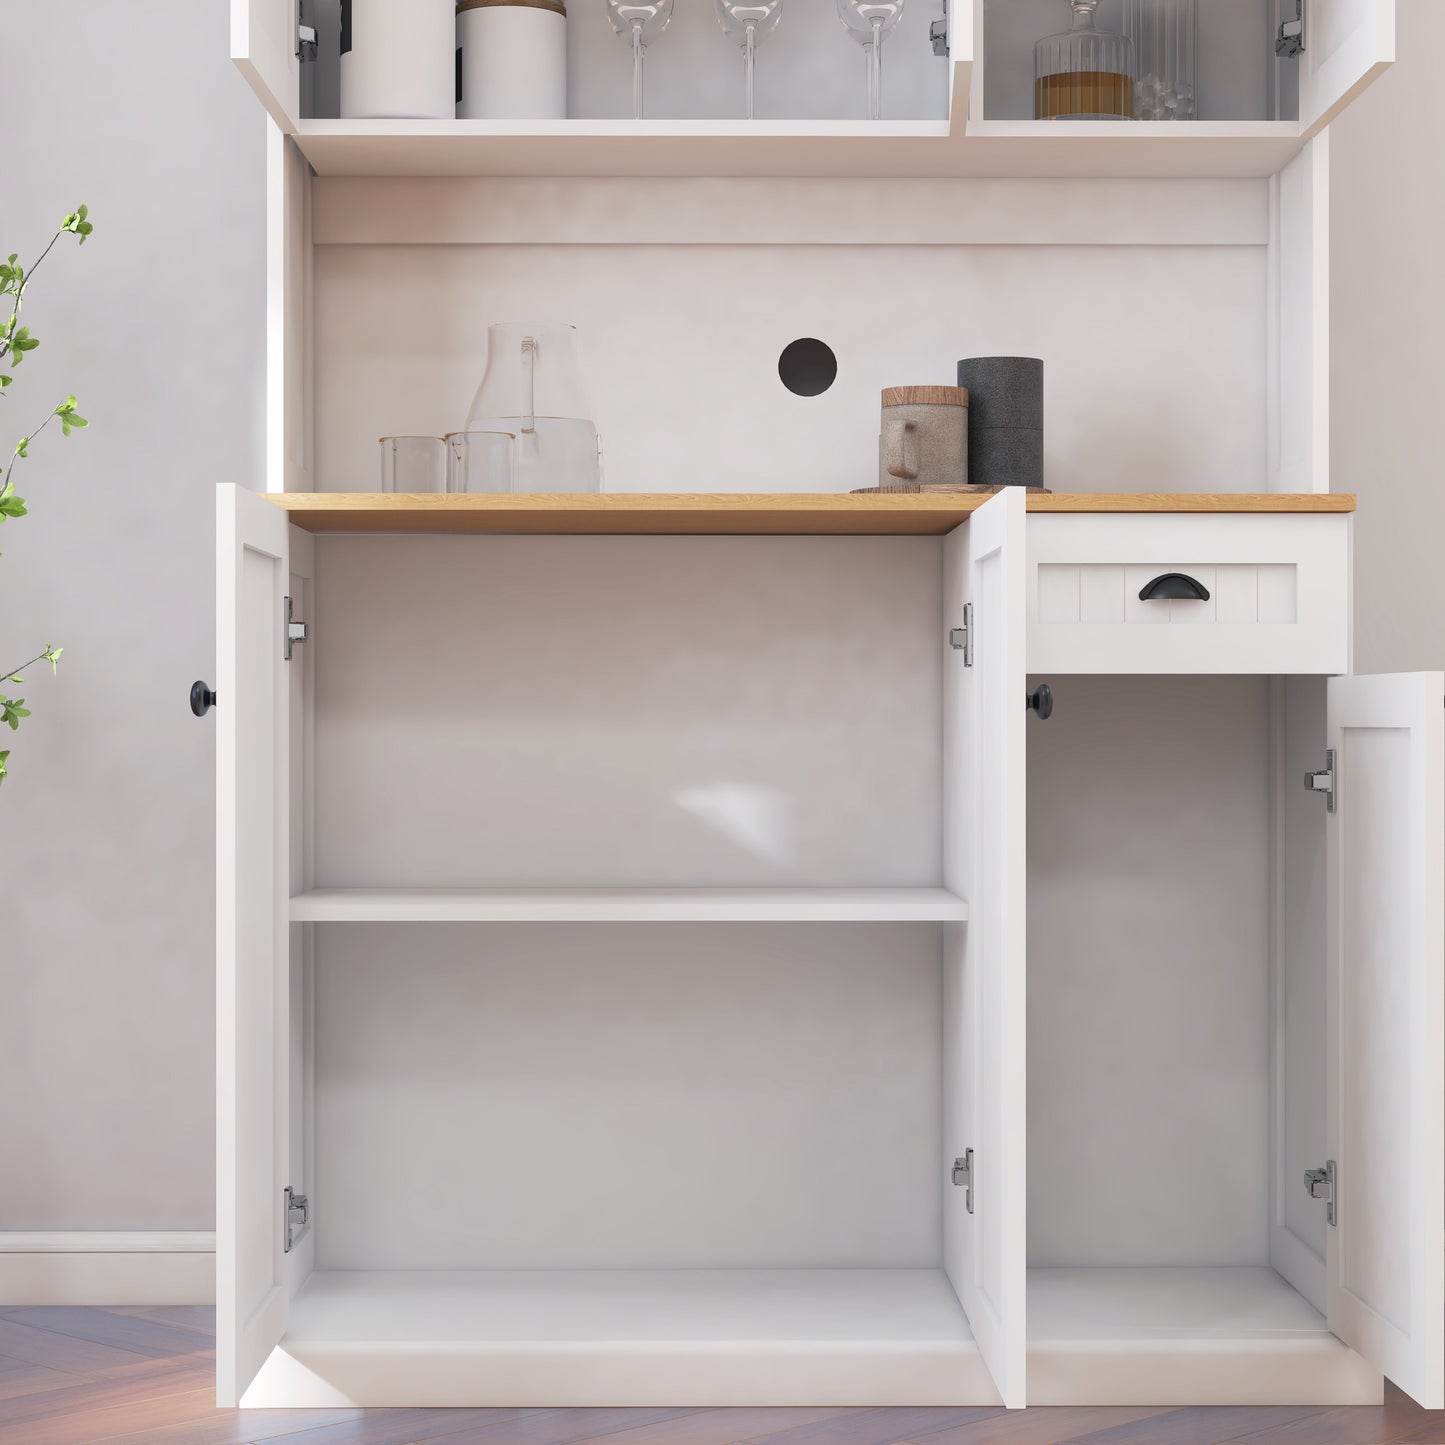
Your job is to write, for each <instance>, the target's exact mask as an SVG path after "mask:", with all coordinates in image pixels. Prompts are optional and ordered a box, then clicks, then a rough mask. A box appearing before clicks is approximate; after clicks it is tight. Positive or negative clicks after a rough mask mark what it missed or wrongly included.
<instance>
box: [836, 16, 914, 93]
mask: <svg viewBox="0 0 1445 1445" xmlns="http://www.w3.org/2000/svg"><path fill="white" fill-rule="evenodd" d="M902 18H903V0H838V19H839V20H841V21H842V22H843V28H844V29H845V30H847V32H848V33H849V34H850V35H851V36H852V37H853V39H854V40H856V41H857V42H858V44H859V45H861V46H863V47H864V48H865V49H866V50H867V52H868V119H869V120H882V119H883V37H884V36H885V35H887V34H888V32H889V31H890V30H892V29H893V27H894V26H895V25H897V24H898V22H899V21H900V20H901V19H902Z"/></svg>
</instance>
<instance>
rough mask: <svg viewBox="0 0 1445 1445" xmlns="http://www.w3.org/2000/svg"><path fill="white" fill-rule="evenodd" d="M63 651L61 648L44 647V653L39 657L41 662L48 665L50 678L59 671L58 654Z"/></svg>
mask: <svg viewBox="0 0 1445 1445" xmlns="http://www.w3.org/2000/svg"><path fill="white" fill-rule="evenodd" d="M64 651H65V649H64V648H63V647H51V646H49V645H48V644H47V645H46V648H45V652H44V653H43V654H42V656H41V661H42V662H48V663H49V664H50V674H51V676H52V677H53V676H54V675H55V674H56V673H57V672H58V671H59V670H60V654H61V653H62V652H64Z"/></svg>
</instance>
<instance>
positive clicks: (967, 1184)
mask: <svg viewBox="0 0 1445 1445" xmlns="http://www.w3.org/2000/svg"><path fill="white" fill-rule="evenodd" d="M953 1182H954V1184H955V1185H957V1186H958V1188H960V1189H962V1190H963V1207H964V1208H965V1209H966V1210H968V1212H969V1213H970V1214H972V1213H973V1150H972V1149H965V1150H964V1151H963V1153H962V1154H960V1155H959V1156H958V1158H957V1159H955V1160H954V1161H953Z"/></svg>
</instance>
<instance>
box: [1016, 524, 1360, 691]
mask: <svg viewBox="0 0 1445 1445" xmlns="http://www.w3.org/2000/svg"><path fill="white" fill-rule="evenodd" d="M1350 521H1351V518H1350V516H1349V514H1347V513H1338V512H1336V513H1306V514H1288V515H1281V514H1277V513H1268V514H1259V513H1227V514H1223V515H1219V514H1196V513H1177V514H1170V515H1161V514H1159V513H1148V514H1143V515H1141V514H1123V515H1119V514H1109V513H1088V514H1076V513H1035V514H1033V515H1031V516H1030V517H1029V521H1028V600H1029V635H1028V668H1029V671H1030V672H1061V673H1067V672H1202V673H1230V672H1234V673H1245V672H1303V673H1342V672H1348V671H1349V670H1350ZM1171 572H1178V573H1183V574H1185V575H1186V576H1188V577H1190V578H1193V579H1194V580H1195V581H1196V582H1198V583H1199V584H1200V585H1201V587H1202V588H1203V590H1205V591H1207V592H1208V594H1209V596H1208V600H1207V601H1204V600H1201V601H1196V600H1182V599H1179V600H1160V599H1157V598H1156V599H1152V600H1144V599H1142V598H1141V597H1140V595H1139V594H1140V592H1141V591H1142V590H1144V589H1145V588H1146V587H1147V585H1148V584H1149V583H1150V582H1151V581H1153V580H1154V579H1155V578H1158V577H1161V576H1163V575H1165V574H1167V573H1171Z"/></svg>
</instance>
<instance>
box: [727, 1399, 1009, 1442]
mask: <svg viewBox="0 0 1445 1445" xmlns="http://www.w3.org/2000/svg"><path fill="white" fill-rule="evenodd" d="M1003 1413H1004V1411H1003V1407H1002V1406H1000V1405H978V1406H968V1407H960V1408H958V1409H934V1408H930V1407H927V1406H917V1407H913V1406H898V1407H891V1408H888V1409H882V1410H859V1411H858V1412H857V1413H856V1414H854V1415H845V1416H844V1417H842V1418H841V1419H836V1420H819V1421H817V1422H816V1423H814V1424H811V1425H799V1426H797V1427H796V1428H795V1429H791V1430H787V1429H785V1430H782V1431H778V1432H775V1433H773V1434H764V1435H757V1436H754V1437H753V1441H752V1442H750V1445H763V1442H766V1445H901V1442H903V1441H907V1440H911V1439H912V1438H913V1437H914V1436H915V1435H917V1434H918V1433H919V1432H923V1433H936V1432H937V1431H939V1430H945V1429H947V1428H948V1427H949V1426H951V1425H965V1424H968V1423H969V1422H970V1421H973V1420H985V1419H987V1418H989V1417H990V1416H991V1415H1001V1414H1003Z"/></svg>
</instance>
